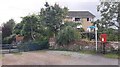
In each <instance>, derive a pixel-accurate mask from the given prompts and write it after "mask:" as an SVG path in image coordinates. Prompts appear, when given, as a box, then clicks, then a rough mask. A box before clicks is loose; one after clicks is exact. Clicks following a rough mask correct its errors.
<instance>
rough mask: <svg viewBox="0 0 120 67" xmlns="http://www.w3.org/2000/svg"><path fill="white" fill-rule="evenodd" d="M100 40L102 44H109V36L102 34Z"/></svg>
mask: <svg viewBox="0 0 120 67" xmlns="http://www.w3.org/2000/svg"><path fill="white" fill-rule="evenodd" d="M100 40H101V42H103V43H106V42H107V34H101V35H100Z"/></svg>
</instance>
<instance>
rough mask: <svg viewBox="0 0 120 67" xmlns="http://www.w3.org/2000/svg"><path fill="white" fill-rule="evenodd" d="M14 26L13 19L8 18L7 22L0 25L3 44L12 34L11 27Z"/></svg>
mask: <svg viewBox="0 0 120 67" xmlns="http://www.w3.org/2000/svg"><path fill="white" fill-rule="evenodd" d="M14 26H15V21H14V20H13V19H10V20H9V21H8V22H6V23H4V24H3V26H2V39H3V40H2V43H3V44H5V40H6V39H8V38H6V37H9V36H10V35H12V30H13V27H14Z"/></svg>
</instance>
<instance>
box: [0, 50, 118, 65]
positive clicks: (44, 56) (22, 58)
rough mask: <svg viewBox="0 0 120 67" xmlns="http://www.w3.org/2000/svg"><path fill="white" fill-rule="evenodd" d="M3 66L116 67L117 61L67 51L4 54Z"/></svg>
mask: <svg viewBox="0 0 120 67" xmlns="http://www.w3.org/2000/svg"><path fill="white" fill-rule="evenodd" d="M2 61H3V62H2V63H3V65H118V59H110V58H105V57H102V56H97V55H90V54H80V53H77V52H69V51H50V50H41V51H32V52H23V53H18V54H4V57H3V59H2Z"/></svg>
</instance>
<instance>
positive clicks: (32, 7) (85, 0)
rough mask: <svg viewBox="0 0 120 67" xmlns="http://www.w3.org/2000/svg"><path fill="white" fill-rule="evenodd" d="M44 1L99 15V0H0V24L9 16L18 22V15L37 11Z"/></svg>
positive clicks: (97, 16)
mask: <svg viewBox="0 0 120 67" xmlns="http://www.w3.org/2000/svg"><path fill="white" fill-rule="evenodd" d="M46 1H47V2H48V3H49V4H50V5H53V4H54V3H57V4H59V5H60V6H61V7H64V6H66V7H68V8H69V10H76V11H78V10H79V11H90V12H91V13H92V14H94V15H95V16H96V18H99V17H100V15H99V13H98V12H97V10H96V8H97V5H98V4H99V0H0V24H2V23H3V22H6V21H8V20H9V19H11V18H12V19H14V20H15V21H16V22H20V21H21V18H20V17H23V16H26V15H28V14H33V13H38V12H39V11H40V9H41V8H42V7H44V4H45V2H46Z"/></svg>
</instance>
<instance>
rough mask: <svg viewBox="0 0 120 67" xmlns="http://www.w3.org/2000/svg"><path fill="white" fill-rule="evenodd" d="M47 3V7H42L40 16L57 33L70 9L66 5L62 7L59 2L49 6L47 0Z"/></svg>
mask: <svg viewBox="0 0 120 67" xmlns="http://www.w3.org/2000/svg"><path fill="white" fill-rule="evenodd" d="M45 5H46V8H42V9H41V11H40V17H41V19H42V22H43V23H44V25H46V26H47V27H49V29H50V30H51V31H52V32H54V33H55V34H56V33H57V32H58V31H59V30H60V27H61V25H62V23H63V19H64V18H65V17H66V14H67V11H68V9H67V8H66V7H64V8H60V7H59V5H58V4H54V6H49V4H48V3H47V2H46V4H45Z"/></svg>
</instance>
